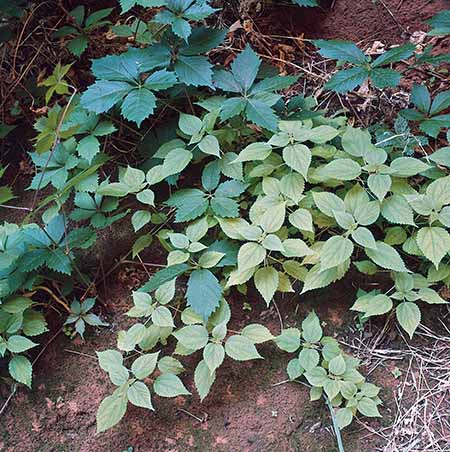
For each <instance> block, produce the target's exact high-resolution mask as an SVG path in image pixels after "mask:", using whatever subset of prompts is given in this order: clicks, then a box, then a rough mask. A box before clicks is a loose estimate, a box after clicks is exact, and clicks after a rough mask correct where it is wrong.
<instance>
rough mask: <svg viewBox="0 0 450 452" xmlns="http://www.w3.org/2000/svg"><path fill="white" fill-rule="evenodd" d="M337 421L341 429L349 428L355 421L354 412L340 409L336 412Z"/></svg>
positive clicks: (348, 409)
mask: <svg viewBox="0 0 450 452" xmlns="http://www.w3.org/2000/svg"><path fill="white" fill-rule="evenodd" d="M336 420H337V423H338V426H339V428H340V429H342V428H345V427H347V426H348V425H350V424H351V423H352V420H353V413H352V410H351V409H350V408H339V409H338V410H337V411H336Z"/></svg>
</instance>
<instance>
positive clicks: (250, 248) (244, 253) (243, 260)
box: [237, 242, 267, 271]
mask: <svg viewBox="0 0 450 452" xmlns="http://www.w3.org/2000/svg"><path fill="white" fill-rule="evenodd" d="M266 253H267V252H266V250H265V249H264V247H263V246H262V245H260V244H259V243H255V242H250V243H245V244H244V245H242V246H241V247H240V248H239V252H238V258H237V261H238V269H239V270H240V271H243V270H248V269H250V268H253V267H256V266H257V265H259V264H260V263H261V262H262V261H263V260H264V259H265V257H266Z"/></svg>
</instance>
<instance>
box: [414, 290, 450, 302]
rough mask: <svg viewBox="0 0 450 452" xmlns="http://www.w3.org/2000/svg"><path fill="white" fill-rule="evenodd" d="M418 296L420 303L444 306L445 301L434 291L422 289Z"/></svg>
mask: <svg viewBox="0 0 450 452" xmlns="http://www.w3.org/2000/svg"><path fill="white" fill-rule="evenodd" d="M418 295H419V297H420V299H421V300H422V301H425V302H426V303H428V304H446V303H447V301H446V300H444V299H443V298H442V297H441V296H440V295H439V294H438V293H437V292H436V291H435V290H433V289H430V288H427V287H424V288H423V289H420V290H419V292H418Z"/></svg>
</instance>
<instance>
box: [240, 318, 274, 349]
mask: <svg viewBox="0 0 450 452" xmlns="http://www.w3.org/2000/svg"><path fill="white" fill-rule="evenodd" d="M241 334H242V335H243V336H245V337H248V338H249V339H250V340H251V341H252V342H253V343H254V344H262V343H263V342H267V341H270V340H272V339H273V335H272V333H271V332H270V331H269V330H268V329H267V328H266V327H265V326H263V325H259V324H258V323H252V324H250V325H247V326H246V327H244V329H243V330H242V331H241Z"/></svg>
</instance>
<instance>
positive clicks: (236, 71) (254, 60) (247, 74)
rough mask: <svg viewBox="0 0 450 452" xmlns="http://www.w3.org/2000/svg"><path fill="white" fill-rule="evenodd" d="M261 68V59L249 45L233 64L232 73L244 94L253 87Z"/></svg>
mask: <svg viewBox="0 0 450 452" xmlns="http://www.w3.org/2000/svg"><path fill="white" fill-rule="evenodd" d="M260 66H261V59H260V58H259V56H258V55H257V54H256V53H255V52H254V51H253V50H252V48H251V47H250V46H249V45H248V44H247V45H246V46H245V49H244V51H243V52H241V53H240V54H239V55H238V56H237V57H236V58H235V59H234V61H233V63H232V64H231V72H232V73H233V76H234V78H235V80H236V81H237V82H238V83H239V85H240V87H241V89H242V91H243V92H244V93H246V92H247V91H248V90H249V89H250V87H251V86H252V85H253V82H254V81H255V79H256V75H257V74H258V70H259V67H260Z"/></svg>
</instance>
